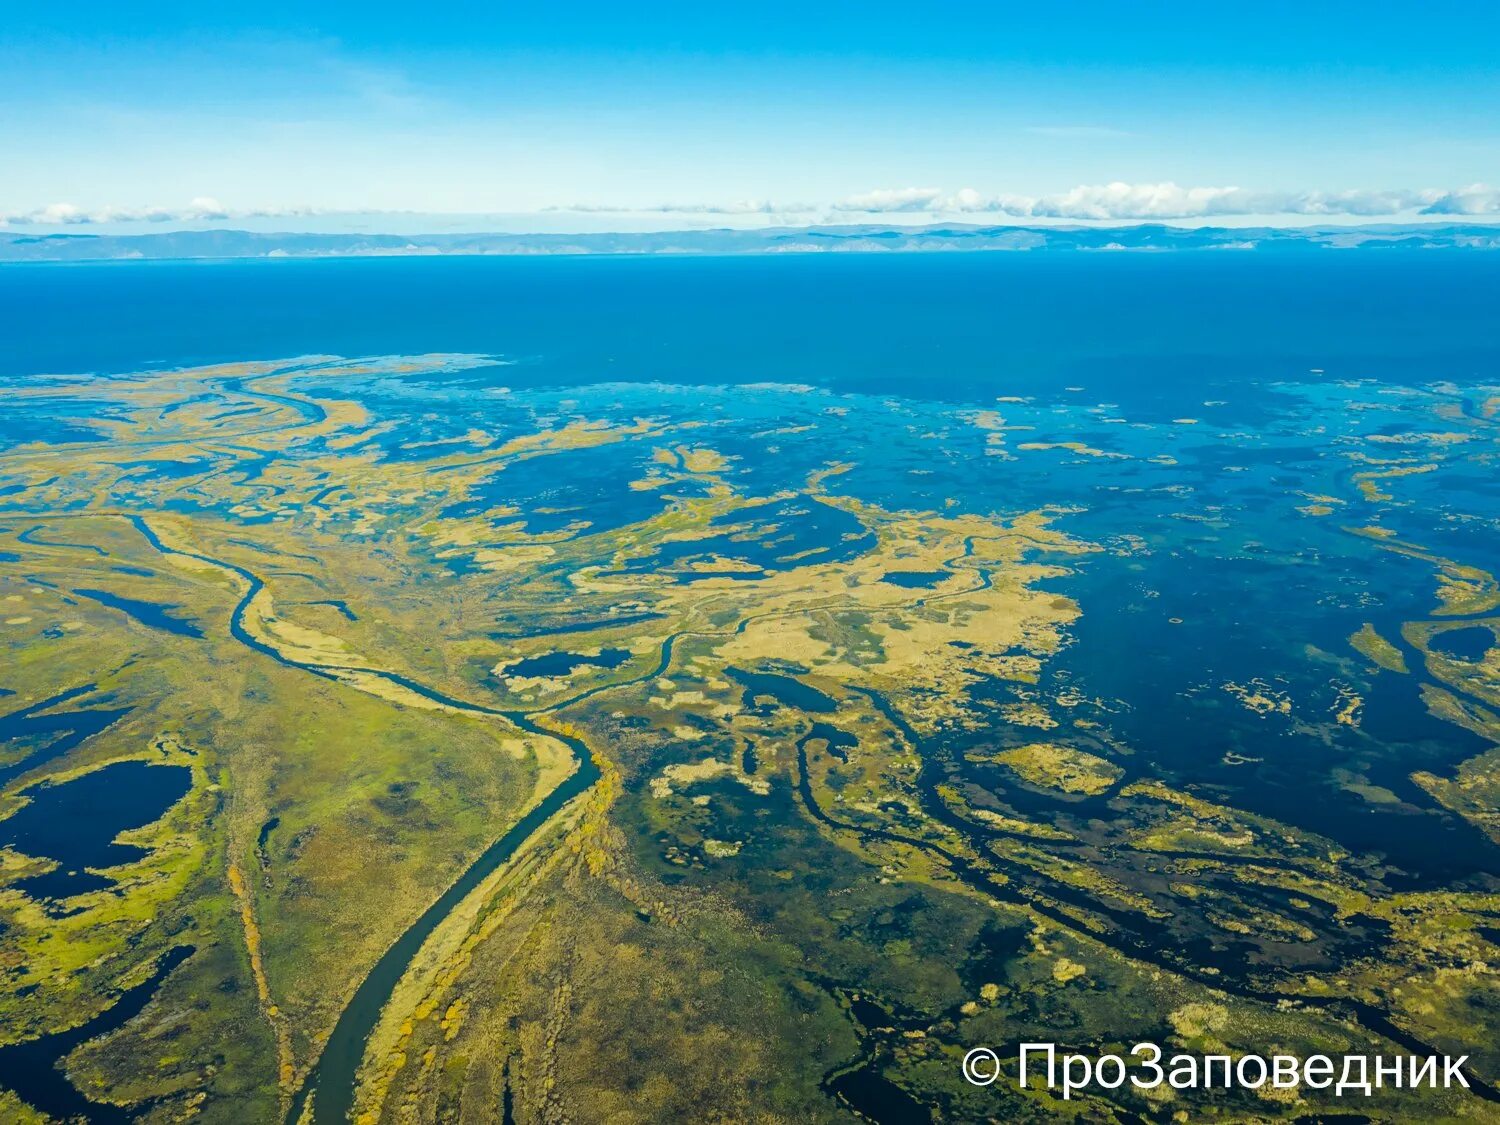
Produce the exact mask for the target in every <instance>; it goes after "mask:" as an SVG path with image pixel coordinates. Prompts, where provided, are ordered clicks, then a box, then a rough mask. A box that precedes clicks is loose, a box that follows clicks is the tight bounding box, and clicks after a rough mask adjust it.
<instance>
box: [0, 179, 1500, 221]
mask: <svg viewBox="0 0 1500 1125" xmlns="http://www.w3.org/2000/svg"><path fill="white" fill-rule="evenodd" d="M543 210H544V211H545V212H547V213H554V214H587V215H681V216H693V215H696V216H708V217H712V216H725V217H729V218H732V217H736V216H738V217H754V216H762V217H765V218H768V219H770V220H772V221H773V222H774V221H780V222H785V223H796V222H812V221H822V222H830V223H837V222H854V221H858V220H859V219H860V218H861V217H865V218H868V217H870V216H875V215H921V216H927V217H929V218H932V219H936V218H938V217H941V216H971V215H972V216H985V215H990V216H996V217H1004V218H1008V219H1022V220H1024V219H1040V220H1050V221H1057V220H1065V221H1079V222H1084V221H1095V222H1098V221H1104V222H1111V221H1112V222H1130V221H1143V220H1145V221H1152V220H1154V221H1168V220H1173V219H1184V220H1203V219H1207V220H1212V219H1215V218H1226V219H1227V218H1234V217H1245V216H1257V217H1264V218H1267V219H1274V218H1276V217H1277V216H1285V217H1288V218H1291V217H1298V218H1307V217H1318V216H1326V217H1329V218H1334V217H1341V218H1362V219H1379V218H1391V219H1394V218H1399V217H1403V216H1405V217H1411V216H1428V217H1432V216H1449V217H1455V218H1459V217H1486V216H1495V217H1500V188H1495V187H1490V186H1488V185H1486V184H1471V185H1469V186H1468V187H1463V188H1454V189H1447V190H1441V189H1425V190H1408V189H1394V190H1390V191H1379V190H1368V189H1360V190H1354V191H1336V192H1323V191H1304V192H1264V191H1251V190H1249V189H1246V188H1239V187H1180V186H1178V185H1177V184H1174V183H1171V182H1165V183H1157V184H1127V183H1120V182H1116V183H1110V184H1088V185H1081V186H1079V187H1076V188H1073V189H1072V190H1071V191H1066V192H1062V193H1059V194H1054V195H1036V196H1032V195H1008V194H1002V195H984V194H982V193H981V192H978V191H975V190H974V189H973V188H963V189H962V190H959V191H956V192H951V193H950V192H947V191H945V190H943V189H941V188H935V187H907V188H881V189H877V190H874V191H866V192H860V193H858V194H856V195H851V196H848V197H847V198H844V199H841V200H839V201H837V202H835V203H832V204H826V205H814V204H804V203H791V204H776V203H772V202H770V201H766V200H744V201H739V202H731V203H662V204H657V205H648V206H637V205H625V204H606V203H579V204H573V205H570V206H554V207H547V208H544V209H543ZM374 214H389V215H395V214H401V215H404V216H408V217H411V216H414V215H415V214H417V213H416V212H410V211H407V212H372V211H360V210H345V211H331V210H320V209H314V208H306V207H281V208H257V209H238V210H237V209H233V208H229V207H225V206H224V205H222V204H221V203H219V202H218V201H217V200H215V199H209V198H199V199H194V200H193V201H192V202H191V203H189V204H188V205H187V206H186V207H100V208H93V209H89V208H83V207H76V206H74V205H73V204H71V203H54V204H51V205H49V206H47V207H41V208H37V209H35V210H31V211H17V212H10V213H7V212H5V211H0V228H6V227H8V228H16V227H38V226H40V227H60V226H88V225H96V224H104V223H111V224H118V223H155V224H161V223H168V224H189V223H212V222H233V221H237V220H247V219H286V218H314V217H324V216H326V217H333V216H339V215H345V216H347V215H361V216H369V215H374ZM433 217H437V216H433Z"/></svg>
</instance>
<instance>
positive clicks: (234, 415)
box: [0, 354, 1500, 1125]
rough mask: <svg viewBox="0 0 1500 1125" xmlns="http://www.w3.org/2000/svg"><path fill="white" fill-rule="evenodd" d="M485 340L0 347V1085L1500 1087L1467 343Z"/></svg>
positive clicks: (1414, 1099)
mask: <svg viewBox="0 0 1500 1125" xmlns="http://www.w3.org/2000/svg"><path fill="white" fill-rule="evenodd" d="M510 370H511V361H510V360H509V359H507V358H506V357H503V356H492V355H471V354H419V355H394V356H375V357H364V358H342V357H337V356H301V357H295V358H288V359H285V360H279V361H253V362H239V363H227V364H217V365H211V366H186V367H180V366H172V367H161V366H156V367H151V366H147V367H142V368H141V369H139V370H135V371H129V372H122V373H118V374H113V375H107V376H89V377H84V376H74V375H53V376H42V375H35V376H28V377H26V378H15V379H10V380H7V381H6V382H5V383H4V384H3V386H0V395H3V397H4V401H5V404H6V419H5V421H4V423H3V426H0V653H3V658H0V782H3V785H4V788H3V790H0V963H3V966H4V972H3V974H0V1116H3V1117H5V1118H6V1119H11V1120H21V1121H24V1120H47V1119H49V1118H50V1119H54V1120H66V1119H68V1118H69V1117H70V1116H71V1115H78V1116H85V1117H89V1118H91V1119H97V1120H105V1121H108V1120H128V1119H131V1118H133V1117H139V1118H141V1119H144V1120H148V1121H161V1122H166V1121H178V1120H184V1119H188V1118H193V1119H201V1120H204V1121H215V1122H217V1121H224V1122H245V1121H278V1120H285V1121H288V1122H296V1121H314V1122H320V1123H321V1122H336V1121H340V1120H343V1119H344V1118H345V1117H346V1115H352V1116H353V1117H354V1118H355V1119H356V1120H359V1121H366V1122H376V1121H391V1122H398V1121H403V1122H404V1121H489V1120H495V1119H497V1118H503V1119H504V1120H506V1121H516V1122H534V1121H548V1122H551V1121H576V1122H587V1121H612V1122H631V1121H640V1122H647V1121H661V1120H700V1121H709V1120H717V1121H845V1120H856V1119H858V1118H860V1117H864V1118H865V1119H868V1120H872V1121H876V1122H882V1123H889V1125H896V1123H905V1122H911V1121H930V1120H948V1121H961V1120H983V1119H989V1118H995V1119H1001V1120H1016V1121H1026V1120H1036V1121H1043V1120H1067V1119H1077V1120H1084V1121H1108V1120H1116V1121H1122V1122H1126V1121H1139V1120H1144V1119H1149V1120H1158V1119H1172V1118H1174V1115H1175V1119H1177V1120H1183V1121H1187V1120H1203V1119H1216V1120H1281V1119H1286V1120H1292V1119H1304V1120H1313V1119H1326V1118H1322V1117H1320V1116H1319V1115H1322V1114H1327V1113H1331V1112H1355V1113H1358V1114H1360V1115H1362V1119H1375V1120H1389V1121H1401V1120H1415V1119H1421V1120H1497V1119H1500V1104H1497V1102H1500V1092H1497V1090H1496V1087H1497V1086H1500V990H1497V971H1500V863H1497V856H1500V852H1497V848H1500V812H1497V798H1500V639H1497V638H1500V584H1497V580H1496V575H1495V573H1494V570H1495V564H1496V561H1497V559H1500V554H1497V552H1496V550H1495V545H1496V541H1497V534H1496V533H1497V530H1500V493H1497V492H1496V488H1495V484H1494V482H1495V479H1496V470H1497V458H1500V440H1497V439H1500V387H1497V386H1490V385H1487V384H1486V383H1484V382H1483V381H1474V380H1471V381H1468V382H1464V383H1457V382H1444V381H1426V382H1417V381H1412V382H1398V381H1393V380H1390V379H1382V380H1375V379H1361V378H1352V377H1342V376H1340V377H1333V376H1328V375H1325V374H1324V373H1322V372H1308V373H1305V374H1303V375H1301V376H1300V377H1298V378H1296V379H1287V380H1284V381H1274V382H1264V383H1258V384H1255V385H1253V386H1250V385H1245V386H1241V387H1239V388H1238V389H1237V390H1236V389H1233V388H1231V389H1226V384H1225V383H1224V382H1222V381H1221V382H1218V383H1213V384H1212V385H1209V384H1208V383H1205V387H1206V388H1207V393H1205V394H1204V395H1202V396H1201V397H1200V398H1199V400H1198V401H1197V402H1196V404H1195V405H1194V406H1193V408H1192V410H1191V413H1186V412H1183V413H1175V412H1174V413H1172V414H1171V415H1170V416H1167V415H1164V414H1161V413H1160V412H1156V411H1152V410H1150V409H1146V408H1144V407H1140V406H1137V405H1122V404H1121V403H1120V402H1117V401H1113V400H1112V399H1111V398H1109V397H1104V396H1102V395H1101V394H1100V393H1098V392H1097V391H1095V390H1093V389H1091V388H1090V387H1089V386H1088V385H1067V386H1065V385H1062V384H1061V383H1059V384H1057V385H1055V386H1050V387H1048V388H1045V389H1038V388H1036V387H1028V388H1025V389H1018V390H1015V391H1014V393H1011V390H1010V389H1008V388H1003V387H1002V388H999V389H997V390H994V391H993V392H992V393H988V394H987V395H985V396H984V397H983V398H982V399H981V398H978V397H973V400H972V401H968V402H964V403H953V402H937V401H932V400H929V399H923V398H917V397H906V396H903V395H901V394H898V393H884V392H880V393H859V392H857V391H854V390H849V389H847V388H833V387H814V386H809V385H801V384H793V383H785V382H775V381H767V382H760V383H753V382H751V383H740V384H737V385H725V386H718V387H714V386H691V387H689V386H684V385H680V384H678V383H674V382H669V381H668V382H648V381H639V382H624V381H621V382H610V381H608V380H605V379H601V380H599V381H597V382H594V383H591V384H588V385H578V386H569V387H566V388H556V387H526V386H517V387H512V386H510V382H509V372H510ZM1179 406H1180V404H1179ZM1142 1040H1152V1041H1156V1042H1159V1043H1161V1044H1163V1045H1164V1046H1165V1047H1167V1048H1169V1049H1173V1048H1176V1049H1182V1050H1188V1051H1194V1052H1208V1053H1228V1054H1231V1055H1238V1054H1242V1053H1245V1052H1261V1053H1265V1054H1270V1053H1271V1052H1272V1051H1284V1052H1287V1053H1291V1054H1298V1055H1308V1054H1312V1053H1316V1052H1324V1053H1335V1054H1338V1053H1368V1054H1372V1055H1373V1054H1397V1053H1401V1054H1406V1053H1415V1054H1424V1055H1425V1054H1429V1053H1434V1052H1439V1053H1450V1054H1453V1055H1465V1054H1466V1055H1469V1056H1470V1062H1469V1064H1468V1067H1467V1072H1468V1073H1469V1075H1470V1076H1471V1079H1472V1082H1473V1086H1474V1089H1473V1090H1470V1091H1463V1090H1458V1089H1438V1090H1432V1091H1420V1092H1412V1091H1397V1092H1389V1091H1387V1092H1383V1093H1382V1094H1381V1095H1380V1096H1378V1097H1376V1098H1372V1099H1360V1100H1359V1104H1358V1105H1356V1106H1354V1107H1353V1108H1352V1109H1351V1107H1350V1105H1349V1104H1348V1099H1347V1098H1346V1099H1344V1100H1343V1101H1344V1104H1342V1105H1336V1103H1335V1100H1334V1099H1333V1097H1332V1096H1331V1091H1318V1090H1312V1089H1305V1088H1303V1089H1290V1090H1286V1089H1271V1088H1263V1089H1262V1090H1260V1091H1259V1092H1258V1093H1257V1092H1255V1091H1248V1090H1237V1091H1224V1090H1203V1091H1182V1090H1172V1089H1169V1088H1162V1089H1156V1090H1151V1091H1142V1090H1138V1089H1131V1088H1129V1087H1126V1088H1124V1089H1121V1090H1117V1091H1105V1090H1099V1089H1095V1090H1091V1091H1089V1092H1088V1093H1087V1094H1086V1095H1085V1096H1082V1097H1075V1098H1073V1099H1072V1100H1070V1101H1068V1102H1066V1103H1065V1102H1063V1101H1061V1100H1059V1099H1058V1098H1057V1097H1056V1096H1055V1093H1054V1094H1052V1095H1049V1094H1048V1093H1047V1092H1046V1091H1044V1090H1040V1089H1038V1088H1036V1087H1035V1086H1032V1087H1031V1088H1028V1089H1021V1088H1020V1087H1019V1086H1018V1084H1017V1082H1016V1081H1015V1079H1016V1073H1015V1067H1014V1065H1013V1061H1014V1059H1015V1056H1016V1051H1017V1047H1018V1045H1019V1044H1020V1043H1021V1042H1028V1041H1051V1042H1056V1043H1058V1044H1059V1045H1060V1046H1061V1047H1064V1048H1067V1049H1073V1050H1083V1051H1089V1052H1095V1053H1097V1052H1101V1051H1110V1050H1114V1051H1119V1050H1122V1049H1128V1048H1129V1046H1130V1045H1131V1044H1133V1043H1136V1042H1139V1041H1142ZM974 1045H989V1046H993V1047H995V1048H996V1049H997V1050H999V1051H1000V1052H1001V1054H1002V1057H1003V1058H1005V1059H1006V1060H1007V1066H1006V1071H1005V1075H1004V1077H1003V1078H1002V1080H1001V1081H1000V1082H998V1083H996V1084H995V1085H994V1086H992V1087H989V1088H984V1089H979V1088H975V1087H971V1086H968V1085H967V1084H966V1083H964V1081H963V1080H962V1078H961V1077H960V1073H959V1066H958V1063H959V1060H960V1058H961V1057H962V1056H963V1054H964V1052H965V1051H966V1050H967V1049H968V1048H969V1047H971V1046H974Z"/></svg>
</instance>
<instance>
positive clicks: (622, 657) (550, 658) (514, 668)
mask: <svg viewBox="0 0 1500 1125" xmlns="http://www.w3.org/2000/svg"><path fill="white" fill-rule="evenodd" d="M629 659H630V650H629V649H624V648H607V649H604V650H603V651H602V652H600V653H599V655H598V656H584V655H583V654H581V653H577V652H549V653H546V654H545V655H543V656H528V657H525V658H523V659H521V660H517V661H516V662H515V663H514V664H509V665H507V666H506V668H505V674H506V675H507V676H566V675H568V674H569V673H571V672H572V671H573V670H574V669H575V668H584V667H596V668H618V667H619V666H620V665H621V664H624V663H625V662H626V661H627V660H629Z"/></svg>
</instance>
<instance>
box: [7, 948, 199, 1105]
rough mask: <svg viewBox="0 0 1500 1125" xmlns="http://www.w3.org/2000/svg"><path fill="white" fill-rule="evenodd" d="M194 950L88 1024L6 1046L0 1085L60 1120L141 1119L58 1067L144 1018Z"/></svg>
mask: <svg viewBox="0 0 1500 1125" xmlns="http://www.w3.org/2000/svg"><path fill="white" fill-rule="evenodd" d="M192 952H193V948H192V946H188V945H181V946H178V947H177V948H175V949H172V950H169V951H168V953H167V955H166V956H165V957H163V958H162V959H161V963H160V964H159V965H157V967H156V972H154V973H153V974H152V975H151V977H150V978H149V979H147V980H144V981H142V982H141V983H140V984H138V985H136V986H135V987H134V988H128V989H126V990H125V991H124V992H122V993H120V995H119V998H118V999H116V1000H115V1002H114V1003H113V1004H112V1005H111V1006H110V1007H108V1008H106V1009H105V1010H104V1011H102V1012H100V1013H99V1014H98V1015H97V1016H95V1017H94V1018H93V1019H91V1020H89V1021H87V1022H86V1023H82V1024H79V1025H78V1026H77V1027H75V1028H72V1029H70V1030H68V1031H60V1032H58V1033H57V1034H55V1035H43V1036H42V1037H41V1038H39V1039H31V1040H28V1041H27V1042H25V1043H15V1044H12V1045H11V1046H9V1047H0V1084H3V1085H5V1086H6V1087H8V1088H9V1089H11V1090H12V1091H14V1092H15V1093H16V1094H17V1095H18V1096H19V1097H20V1098H21V1100H22V1101H24V1102H25V1103H26V1104H27V1105H30V1106H32V1107H34V1108H36V1109H39V1110H41V1111H42V1112H43V1113H45V1114H47V1115H48V1116H49V1117H51V1118H55V1119H57V1120H59V1121H91V1122H108V1123H114V1122H125V1121H131V1120H133V1119H134V1117H135V1115H134V1114H133V1113H131V1112H129V1111H128V1110H126V1109H123V1108H121V1107H120V1106H115V1105H106V1104H104V1103H101V1102H94V1101H90V1100H89V1099H88V1098H86V1097H84V1096H83V1094H82V1093H80V1092H79V1090H78V1088H77V1087H75V1086H74V1085H73V1084H72V1083H71V1082H69V1081H68V1079H67V1076H66V1075H64V1074H63V1072H62V1071H61V1070H60V1069H59V1068H58V1064H59V1063H61V1062H62V1061H63V1059H65V1058H67V1056H68V1054H69V1053H70V1052H71V1051H72V1050H73V1048H75V1047H77V1046H78V1045H79V1044H80V1043H86V1042H88V1041H89V1040H90V1039H95V1038H97V1037H99V1036H101V1035H106V1034H108V1033H109V1032H111V1031H114V1030H116V1029H117V1028H120V1027H123V1026H124V1025H125V1024H126V1023H128V1022H129V1021H130V1020H132V1019H134V1018H135V1017H136V1016H138V1015H139V1014H140V1012H141V1009H142V1008H144V1007H145V1006H146V1004H147V1003H148V1002H149V1001H150V999H151V997H152V996H153V995H154V994H155V993H156V990H157V989H158V988H160V987H161V982H162V981H164V980H165V979H166V978H167V975H168V974H169V973H170V972H171V971H172V970H173V969H175V968H176V967H177V966H178V965H180V964H182V962H184V961H186V960H187V958H188V957H189V955H191V954H192Z"/></svg>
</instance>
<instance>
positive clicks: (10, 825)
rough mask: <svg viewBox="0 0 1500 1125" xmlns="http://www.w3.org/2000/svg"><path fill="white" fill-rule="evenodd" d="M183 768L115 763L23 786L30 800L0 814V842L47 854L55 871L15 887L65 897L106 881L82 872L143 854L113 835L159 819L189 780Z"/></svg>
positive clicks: (36, 895) (29, 852) (189, 774)
mask: <svg viewBox="0 0 1500 1125" xmlns="http://www.w3.org/2000/svg"><path fill="white" fill-rule="evenodd" d="M192 777H193V774H192V771H191V770H190V769H188V768H187V767H186V766H160V765H151V764H149V763H146V762H138V761H129V762H115V763H113V764H112V765H108V766H104V767H102V768H101V769H97V770H93V771H91V772H89V773H86V774H83V775H81V776H79V777H75V778H72V779H71V780H68V781H64V782H62V783H60V784H57V785H53V784H49V783H46V782H43V783H41V784H38V785H34V786H32V787H31V788H29V789H27V790H26V795H27V796H28V797H30V798H31V802H30V804H27V805H25V806H23V807H22V808H21V809H19V810H18V811H17V812H16V813H15V814H14V815H12V816H10V817H8V818H6V819H5V820H0V845H3V846H9V847H13V848H15V849H16V851H18V852H21V853H23V854H25V855H30V856H38V857H43V858H46V859H54V860H56V861H57V862H58V865H59V866H58V867H57V869H56V870H55V871H51V872H48V873H47V874H45V875H37V876H33V877H32V878H29V879H21V880H19V881H17V882H16V883H15V884H14V886H16V887H17V888H19V889H20V890H22V891H25V892H26V893H27V894H29V895H31V896H32V897H34V898H68V897H70V896H72V895H76V894H82V893H84V892H87V891H91V890H99V889H101V888H103V887H107V886H109V885H110V883H109V880H107V879H105V878H103V877H101V876H98V875H93V874H90V873H88V872H86V871H84V868H86V867H114V866H116V865H117V864H122V863H129V862H130V861H131V860H134V859H138V858H140V857H141V856H142V855H144V854H145V852H144V851H143V850H142V849H141V848H138V847H135V846H134V845H132V844H117V843H115V842H114V841H115V837H116V836H118V835H119V834H120V833H121V832H124V831H126V830H127V829H130V828H139V827H141V826H142V825H145V824H150V823H151V822H152V821H155V820H158V819H160V818H161V816H162V814H163V813H165V812H166V811H167V810H168V809H169V808H171V807H172V805H173V804H175V803H176V802H177V801H178V800H180V799H181V798H182V797H183V796H184V795H185V794H186V793H187V791H188V787H189V786H190V785H191V784H192Z"/></svg>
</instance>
